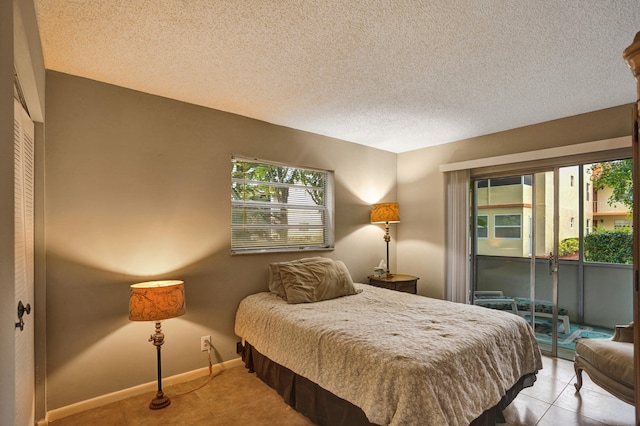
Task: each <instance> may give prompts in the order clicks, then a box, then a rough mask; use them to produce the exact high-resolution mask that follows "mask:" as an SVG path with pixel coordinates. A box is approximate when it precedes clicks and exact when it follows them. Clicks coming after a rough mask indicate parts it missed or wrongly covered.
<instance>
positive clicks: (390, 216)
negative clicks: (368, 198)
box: [371, 203, 400, 278]
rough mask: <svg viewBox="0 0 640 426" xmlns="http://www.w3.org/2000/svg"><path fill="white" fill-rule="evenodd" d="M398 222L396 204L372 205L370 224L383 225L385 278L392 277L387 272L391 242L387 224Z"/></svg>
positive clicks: (398, 215) (398, 210)
mask: <svg viewBox="0 0 640 426" xmlns="http://www.w3.org/2000/svg"><path fill="white" fill-rule="evenodd" d="M399 222H400V208H399V207H398V203H379V204H374V205H373V208H372V209H371V223H384V224H385V234H384V240H385V242H386V243H387V277H388V278H390V277H392V276H393V275H392V274H391V273H390V272H389V241H391V235H389V224H390V223H399Z"/></svg>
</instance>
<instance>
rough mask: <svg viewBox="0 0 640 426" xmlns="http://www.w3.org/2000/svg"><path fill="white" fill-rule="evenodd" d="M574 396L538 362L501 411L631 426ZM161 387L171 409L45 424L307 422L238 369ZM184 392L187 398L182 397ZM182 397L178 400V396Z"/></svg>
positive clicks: (138, 408)
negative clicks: (529, 382) (531, 378)
mask: <svg viewBox="0 0 640 426" xmlns="http://www.w3.org/2000/svg"><path fill="white" fill-rule="evenodd" d="M583 377H584V384H583V388H582V389H581V391H580V394H576V392H575V388H574V387H573V383H575V375H574V372H573V363H572V362H570V361H565V360H561V359H553V358H548V357H544V369H543V370H541V371H540V372H539V374H538V381H537V382H536V384H535V386H533V387H532V388H528V389H525V390H523V391H522V392H521V393H520V395H518V397H517V398H516V399H515V401H513V403H512V404H511V405H510V406H509V407H508V409H507V410H506V412H505V416H506V418H507V425H540V426H549V425H557V426H571V425H633V424H635V419H634V415H635V414H634V408H633V407H632V406H631V405H629V404H626V403H624V402H622V401H619V400H618V399H616V398H614V397H613V396H611V395H610V394H608V393H607V392H605V391H604V390H602V389H600V388H598V387H597V386H596V385H594V384H593V383H592V382H591V380H589V376H588V375H586V374H583ZM204 380H205V379H204V378H202V379H198V380H194V381H192V382H187V383H183V384H180V385H175V386H169V387H167V388H165V393H166V394H167V395H168V396H169V397H171V400H172V402H171V405H170V406H168V407H166V408H164V409H162V410H157V411H153V410H149V409H148V408H147V406H148V404H149V401H150V400H151V398H152V397H153V394H149V395H142V396H138V397H134V398H129V399H126V400H123V401H119V402H115V403H112V404H109V405H106V406H103V407H99V408H95V409H93V410H89V411H86V412H83V413H79V414H76V415H73V416H69V417H66V418H64V419H60V420H56V421H53V422H50V423H49V424H50V425H51V426H75V425H83V426H84V425H88V424H91V425H109V426H117V425H121V426H129V425H136V426H144V425H159V424H163V425H252V426H254V425H256V426H260V425H265V426H266V425H269V426H271V425H279V426H309V425H312V423H311V422H310V421H309V420H308V419H307V418H305V417H304V416H302V415H301V414H299V413H297V412H296V411H294V410H293V409H291V408H290V407H289V406H288V405H286V404H285V403H284V402H283V401H282V399H281V398H280V397H279V396H278V394H277V393H276V392H275V391H273V390H272V389H271V388H269V387H268V386H267V385H265V384H264V383H262V382H261V381H260V380H259V379H257V378H256V377H255V376H254V375H252V374H248V373H247V371H246V370H245V369H244V368H242V367H235V368H230V369H228V370H225V371H222V372H221V373H219V374H218V375H217V376H215V377H214V378H213V379H212V380H211V381H210V382H209V383H207V384H206V385H205V386H204V387H202V388H201V389H198V390H196V391H193V392H189V391H191V390H193V389H194V388H197V387H199V386H200V385H201V384H202V383H203V382H204ZM185 392H188V393H185ZM181 394H182V395H181Z"/></svg>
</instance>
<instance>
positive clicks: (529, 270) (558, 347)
mask: <svg viewBox="0 0 640 426" xmlns="http://www.w3.org/2000/svg"><path fill="white" fill-rule="evenodd" d="M619 163H622V166H620V164H619ZM611 164H614V166H613V167H614V168H615V170H608V169H607V168H608V167H609V166H610V165H611ZM624 166H625V164H624V163H623V162H620V161H617V162H606V163H593V164H581V165H573V166H567V167H555V168H552V169H547V170H543V171H538V172H535V173H529V174H521V175H512V176H497V177H487V178H482V179H475V180H474V181H473V220H474V223H475V225H476V226H475V228H474V231H473V232H474V235H473V238H472V248H473V256H472V260H473V268H472V271H473V275H472V277H473V290H474V291H473V295H472V296H473V303H475V304H477V305H481V306H485V307H487V308H493V309H501V310H506V311H510V312H512V313H514V314H517V315H520V316H522V317H524V318H525V319H527V321H528V322H529V323H530V324H531V326H532V327H533V328H534V330H535V332H536V337H537V338H538V342H539V344H540V347H541V350H543V352H545V353H548V354H550V355H553V356H560V357H563V358H567V359H572V358H573V349H574V347H575V341H576V339H579V338H585V337H588V338H598V337H603V338H608V337H610V335H611V333H612V330H613V328H614V327H615V325H616V324H618V323H620V324H624V323H626V322H629V321H631V318H632V314H633V307H632V285H631V274H632V266H631V264H632V260H631V256H630V255H631V253H628V254H629V255H628V256H627V255H625V253H627V252H629V251H630V244H631V241H632V239H631V229H630V226H629V223H630V222H629V221H630V213H631V212H630V210H629V208H628V207H627V204H625V203H624V202H622V201H615V199H614V198H615V197H614V198H612V194H618V195H617V197H618V199H619V198H620V195H619V194H620V193H625V191H624V183H623V184H622V185H621V186H620V188H617V189H615V188H614V186H615V179H618V181H620V180H622V181H624V177H623V178H620V173H621V172H622V171H624ZM605 175H607V176H613V180H611V179H610V180H604V179H602V178H603V177H604V176H605ZM621 188H622V189H621ZM625 194H626V193H625ZM627 201H628V200H627Z"/></svg>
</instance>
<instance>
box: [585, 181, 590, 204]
mask: <svg viewBox="0 0 640 426" xmlns="http://www.w3.org/2000/svg"><path fill="white" fill-rule="evenodd" d="M590 193H591V185H589V182H587V189H586V190H585V191H584V194H585V196H586V197H587V198H586V200H587V201H589V194H590Z"/></svg>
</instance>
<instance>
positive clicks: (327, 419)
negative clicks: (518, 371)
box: [242, 343, 536, 426]
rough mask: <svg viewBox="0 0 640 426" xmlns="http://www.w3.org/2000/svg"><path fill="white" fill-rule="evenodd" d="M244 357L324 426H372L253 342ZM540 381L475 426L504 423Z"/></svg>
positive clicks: (523, 381) (511, 393)
mask: <svg viewBox="0 0 640 426" xmlns="http://www.w3.org/2000/svg"><path fill="white" fill-rule="evenodd" d="M242 360H243V361H244V365H245V367H246V368H247V369H249V372H250V373H254V372H255V373H256V375H257V376H258V377H259V378H260V379H261V380H262V381H263V382H265V383H266V384H267V385H269V386H270V387H272V388H273V389H275V390H276V392H278V394H280V396H282V398H283V399H284V401H285V402H286V403H287V404H289V405H290V406H291V407H292V408H293V409H295V410H296V411H298V412H299V413H301V414H303V415H304V416H305V417H307V418H308V419H310V420H311V421H312V422H313V423H315V424H317V425H320V426H370V425H374V424H373V423H370V422H369V420H367V416H366V415H365V414H364V411H362V410H361V409H360V408H359V407H357V406H355V405H353V404H352V403H350V402H349V401H346V400H344V399H342V398H339V397H337V396H335V395H334V394H333V393H331V392H329V391H327V390H325V389H324V388H322V387H320V386H318V385H317V384H315V383H313V382H312V381H310V380H308V379H306V378H304V377H302V376H299V375H297V374H296V373H294V372H293V371H291V370H289V369H288V368H286V367H283V366H281V365H280V364H278V363H276V362H273V361H271V360H270V359H269V358H267V357H266V356H264V355H262V354H261V353H260V352H258V351H257V350H256V349H255V348H254V347H253V346H251V345H250V344H249V343H245V345H244V347H243V349H242ZM535 381H536V374H535V373H533V374H528V375H526V376H523V377H522V378H520V380H519V381H518V382H517V383H516V384H515V385H514V386H513V387H512V388H511V389H509V390H508V391H507V393H506V395H504V396H503V397H502V400H500V402H499V403H498V405H496V406H495V407H493V408H491V409H489V410H487V411H485V412H484V413H482V415H480V417H478V418H477V419H475V420H474V421H473V422H471V425H472V426H490V425H495V424H496V423H504V416H503V414H502V410H504V409H505V408H507V406H508V405H509V404H510V403H511V401H513V400H514V399H515V397H516V396H517V395H518V393H519V392H520V391H521V390H522V389H524V388H526V387H529V386H533V384H534V382H535Z"/></svg>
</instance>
